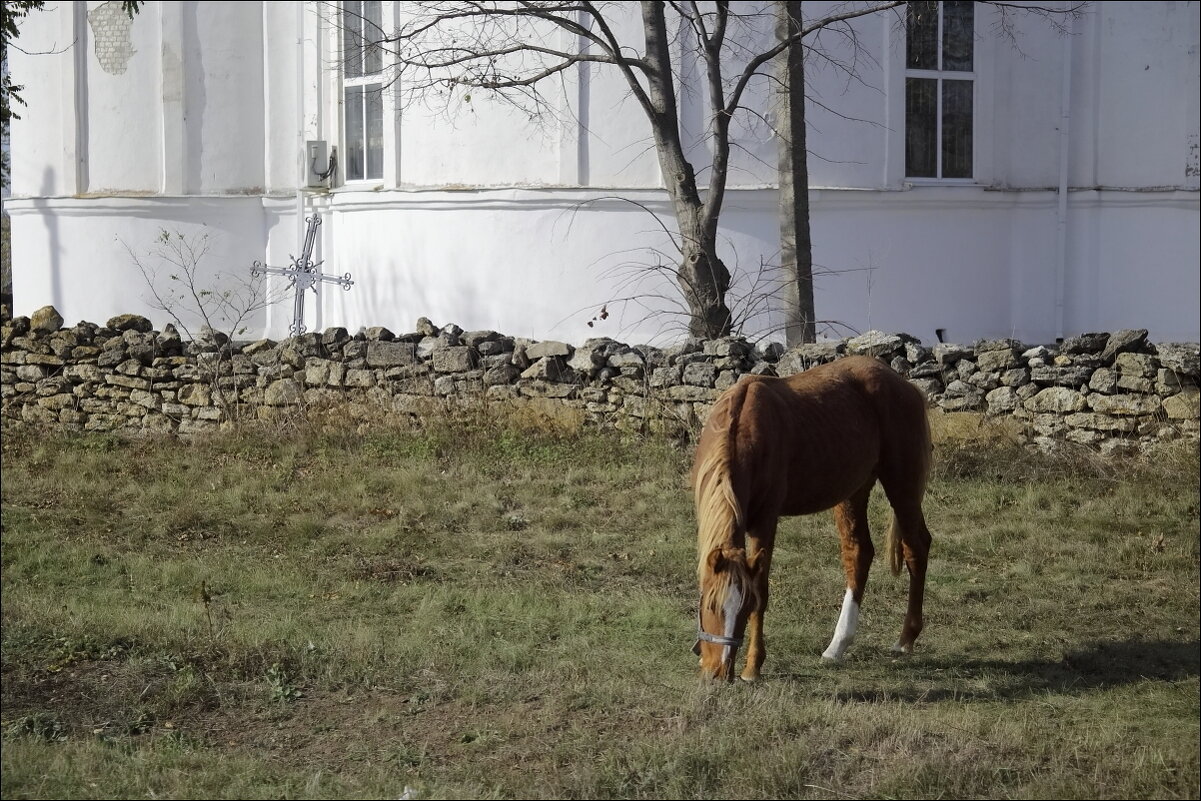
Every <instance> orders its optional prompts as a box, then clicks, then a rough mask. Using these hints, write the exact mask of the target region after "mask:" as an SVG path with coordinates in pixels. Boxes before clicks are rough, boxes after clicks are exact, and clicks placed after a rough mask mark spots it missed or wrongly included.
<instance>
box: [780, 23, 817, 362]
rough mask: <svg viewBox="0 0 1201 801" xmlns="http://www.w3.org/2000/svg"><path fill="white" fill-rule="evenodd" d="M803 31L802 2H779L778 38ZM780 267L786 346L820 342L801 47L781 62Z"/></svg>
mask: <svg viewBox="0 0 1201 801" xmlns="http://www.w3.org/2000/svg"><path fill="white" fill-rule="evenodd" d="M800 30H801V0H776V37H777V39H779V40H780V41H783V40H784V39H786V38H788V37H789V36H793V35H796V34H798V33H799V32H800ZM777 76H778V77H779V82H778V84H777V87H778V88H777V101H778V103H777V107H776V108H777V111H776V131H777V134H778V135H779V143H780V145H779V155H780V161H779V171H780V177H779V181H780V200H779V203H780V262H781V263H780V266H781V268H782V269H783V271H784V277H785V282H786V283H785V286H784V298H785V306H784V336H785V339H786V340H787V342H788V344H789V345H790V346H791V345H796V344H799V343H801V342H813V341H814V339H816V338H817V331H816V329H815V326H814V309H813V242H812V240H810V238H809V164H808V161H807V155H808V154H807V153H806V150H805V49H804V47H803V46H802V45H801V43H800V42H799V41H798V42H797V43H796V44H795V45H793V46H792V47H789V48H788V49H787V50H785V51H784V52H783V53H781V54H780V56H779V58H778V60H777Z"/></svg>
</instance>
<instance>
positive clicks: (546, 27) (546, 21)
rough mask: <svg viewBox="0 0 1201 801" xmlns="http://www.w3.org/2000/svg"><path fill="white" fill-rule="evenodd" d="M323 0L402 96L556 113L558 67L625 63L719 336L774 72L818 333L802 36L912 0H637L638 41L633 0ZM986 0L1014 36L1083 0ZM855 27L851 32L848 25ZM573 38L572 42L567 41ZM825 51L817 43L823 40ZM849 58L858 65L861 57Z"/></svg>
mask: <svg viewBox="0 0 1201 801" xmlns="http://www.w3.org/2000/svg"><path fill="white" fill-rule="evenodd" d="M326 5H327V6H328V7H329V8H330V9H332V13H331V14H330V15H329V17H330V19H331V20H332V22H333V24H334V25H335V26H336V27H340V28H341V29H342V31H343V43H344V45H345V46H346V51H347V53H348V54H349V53H350V52H352V51H353V52H355V53H356V56H355V57H356V58H371V59H379V62H380V64H382V65H383V69H385V70H387V71H390V73H391V77H390V79H389V83H395V82H396V81H400V84H399V85H400V91H401V94H402V99H403V101H404V102H414V101H422V102H430V101H431V100H435V99H441V100H442V101H443V102H449V101H450V99H451V98H454V97H455V96H456V95H457V96H458V97H460V98H465V99H468V100H469V99H470V95H471V92H473V91H476V90H483V91H487V92H490V93H492V94H494V95H496V96H498V97H500V98H503V99H505V100H508V101H510V102H512V103H514V104H516V105H518V106H520V107H522V108H524V109H527V110H529V111H530V112H531V113H532V114H542V113H553V110H554V109H555V108H556V105H555V104H554V103H552V102H550V97H551V95H550V93H549V92H548V89H549V88H550V87H551V86H553V83H552V79H554V78H556V77H559V76H563V75H564V73H565V72H566V71H567V70H569V69H571V68H573V67H575V66H576V65H580V64H598V65H601V64H603V65H607V66H609V67H610V68H612V69H614V70H616V71H617V72H618V73H619V74H620V75H621V76H622V77H623V78H624V80H625V82H626V84H627V85H628V88H629V91H630V95H631V96H632V97H633V98H634V100H635V101H636V102H637V104H638V106H639V107H640V108H641V109H642V111H643V113H644V114H645V116H646V118H647V120H648V121H649V122H650V128H651V135H652V138H653V141H654V145H655V152H656V155H657V157H658V162H659V168H660V171H661V174H662V177H663V181H664V184H665V188H666V190H667V194H668V197H669V199H670V201H671V204H672V208H673V212H674V215H675V218H676V228H677V229H678V238H677V239H676V240H675V242H676V244H677V246H678V248H679V250H680V258H679V264H678V265H677V266H675V268H674V270H673V272H674V277H675V281H676V283H677V284H678V286H679V288H680V291H681V294H682V297H683V300H684V302H685V303H686V305H687V308H688V312H689V332H690V333H691V334H692V335H694V336H700V337H715V336H724V335H727V334H729V333H730V330H731V327H732V324H733V323H734V315H733V314H732V312H731V309H730V307H729V305H728V302H727V293H728V292H729V290H730V285H731V275H730V271H729V269H728V268H727V266H726V265H725V263H724V262H723V261H722V258H721V256H720V255H719V253H718V244H719V220H720V216H721V212H722V208H723V203H724V201H725V194H726V187H727V181H728V179H729V172H730V168H731V159H730V156H731V146H732V144H734V143H733V142H732V141H731V126H732V123H733V121H734V120H735V119H736V118H737V117H738V116H740V115H752V116H755V117H760V118H762V117H763V113H762V111H761V110H758V109H755V108H753V105H752V104H753V100H754V97H753V96H754V93H753V92H748V88H749V87H750V86H751V85H752V83H753V82H754V81H755V80H756V79H759V78H762V79H765V80H767V81H773V80H774V81H775V82H776V93H777V102H778V106H777V109H778V110H779V109H780V108H782V109H783V110H784V112H785V113H784V114H781V115H779V117H778V118H777V122H776V125H775V127H776V130H777V133H778V134H781V135H780V142H781V144H780V151H779V156H780V165H779V168H780V171H781V172H780V183H781V186H782V189H783V192H782V196H781V217H782V229H781V234H782V250H783V254H784V264H783V265H782V266H783V269H784V271H785V274H786V275H787V276H788V278H787V287H786V294H787V295H788V297H787V298H786V301H785V306H786V309H787V316H788V319H787V322H786V325H787V326H788V328H789V331H790V335H789V339H790V341H811V340H812V339H813V337H814V318H815V315H814V308H813V287H812V269H813V268H812V253H811V245H810V241H809V222H808V217H809V213H808V185H809V184H808V171H807V166H806V158H805V157H806V150H805V122H804V119H805V117H804V114H805V109H804V101H805V81H804V53H805V52H806V51H809V50H811V49H813V47H814V45H812V44H810V43H809V42H807V41H806V40H807V39H811V38H812V36H813V35H814V34H816V33H820V32H822V31H825V30H830V29H838V30H840V31H843V32H847V31H849V30H850V28H849V24H850V22H851V21H852V20H855V19H858V18H861V17H865V16H869V15H874V14H879V13H882V12H885V11H887V10H889V9H896V8H898V7H902V6H906V5H913V4H907V3H905V2H892V1H885V0H879V1H877V2H848V3H843V4H839V5H837V6H834V7H832V8H831V9H830V10H829V11H828V12H827V13H824V14H822V15H820V16H818V17H815V18H812V19H810V20H805V19H804V18H803V17H802V15H801V3H800V2H795V0H775V2H774V3H766V2H763V3H740V4H732V3H730V2H728V0H718V1H717V2H705V3H701V2H697V1H696V0H687V1H685V0H668V2H660V0H642V2H640V3H639V12H640V18H641V23H642V24H641V31H640V33H641V39H640V41H626V40H623V39H622V37H621V35H620V33H619V28H618V26H617V25H616V24H615V22H616V20H617V19H618V16H619V15H622V14H625V13H626V10H627V9H628V7H629V5H630V4H629V3H601V2H590V1H589V0H542V1H540V2H536V1H531V0H520V1H518V2H498V1H497V0H426V1H425V2H411V3H402V4H401V6H402V9H401V19H402V21H401V22H400V24H399V25H398V27H397V28H396V29H395V30H394V31H391V32H387V31H384V30H382V29H380V28H376V27H375V26H374V25H372V24H368V23H369V22H370V21H368V20H357V21H356V23H357V24H355V25H353V26H344V25H342V18H341V17H340V16H339V15H340V14H341V13H342V11H341V9H340V8H339V5H338V4H336V3H328V4H326ZM990 5H994V6H996V7H997V8H999V9H1001V12H1002V13H1001V15H1000V23H999V29H1000V31H1001V33H1002V34H1004V35H1008V36H1010V37H1011V38H1012V16H1013V15H1014V14H1016V13H1023V14H1038V15H1040V16H1044V17H1047V18H1051V19H1054V18H1056V17H1057V16H1060V15H1065V14H1074V13H1078V12H1079V9H1080V6H1072V7H1071V8H1069V9H1066V10H1065V9H1059V8H1047V7H1042V6H1027V5H1017V4H1010V3H992V4H990ZM773 15H774V18H775V19H774V21H775V23H776V26H775V27H776V37H775V38H774V40H771V41H766V42H762V43H761V44H759V45H758V46H756V45H755V44H753V42H754V41H757V40H756V39H755V37H753V36H750V37H748V36H744V35H741V34H742V33H743V32H744V31H745V30H747V29H753V28H757V29H762V30H766V29H768V26H769V25H770V23H771V22H772V18H773ZM897 19H898V21H901V20H903V19H904V15H902V14H898V16H897ZM352 28H353V30H352ZM677 32H679V34H680V35H677ZM563 34H566V36H563ZM356 37H358V38H357V41H356ZM850 39H851V41H852V43H853V44H854V37H853V32H852V33H851V34H850ZM565 40H566V41H567V42H570V43H571V44H561V43H562V42H564V41H565ZM855 47H856V49H857V48H858V46H857V44H855ZM685 49H686V50H688V51H689V52H690V54H691V55H692V56H693V57H694V58H695V59H696V61H697V63H698V64H699V65H700V67H701V69H702V71H703V74H702V76H701V81H700V82H701V84H702V91H704V92H705V94H706V96H707V101H708V105H707V113H708V119H707V121H706V131H705V133H706V135H707V137H708V139H709V148H708V154H709V161H708V163H707V164H703V165H699V166H700V169H698V168H697V165H694V164H693V163H692V161H690V159H689V156H688V150H687V148H686V146H685V132H684V131H683V129H682V127H681V120H680V113H679V108H678V100H677V98H678V96H679V95H678V92H677V89H678V78H677V71H678V67H679V64H678V55H679V53H680V52H681V51H682V50H685ZM818 51H819V54H820V48H818ZM364 54H366V55H364ZM673 59H675V60H673ZM836 66H839V65H836ZM841 68H843V69H849V70H852V71H853V69H854V65H853V64H852V65H841ZM769 124H770V123H769ZM698 174H705V175H707V184H704V185H702V183H701V181H700V180H698V177H697V176H698Z"/></svg>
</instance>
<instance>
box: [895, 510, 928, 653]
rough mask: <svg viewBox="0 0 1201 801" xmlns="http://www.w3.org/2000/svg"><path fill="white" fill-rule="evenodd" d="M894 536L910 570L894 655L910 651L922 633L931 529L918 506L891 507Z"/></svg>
mask: <svg viewBox="0 0 1201 801" xmlns="http://www.w3.org/2000/svg"><path fill="white" fill-rule="evenodd" d="M893 514H894V517H893V525H894V526H896V527H897V531H896V532H895V533H894V536H899V537H900V540H901V549H902V553H903V555H904V559H905V567H906V568H908V569H909V608H908V609H907V610H906V611H905V623H904V625H903V626H902V627H901V638H900V639H899V640H897V644H896V645H894V646H893V647H892V650H893V651H894V652H896V653H904V654H907V653H910V652H911V651H913V641H914V640H916V639H917V635H919V634H921V633H922V601H923V599H924V597H925V593H926V562H927V560H928V558H929V555H930V539H931V538H930V529H928V528H926V518H925V515H923V514H922V507H921V505H920V503H919V504H906V505H903V506H901V507H899V508H898V507H896V506H894V507H893Z"/></svg>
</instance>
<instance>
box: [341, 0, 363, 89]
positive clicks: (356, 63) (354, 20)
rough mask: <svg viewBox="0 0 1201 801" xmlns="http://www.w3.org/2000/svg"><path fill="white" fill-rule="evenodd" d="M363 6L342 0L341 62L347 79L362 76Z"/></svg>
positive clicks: (348, 0)
mask: <svg viewBox="0 0 1201 801" xmlns="http://www.w3.org/2000/svg"><path fill="white" fill-rule="evenodd" d="M362 41H363V4H362V3H361V2H351V0H344V2H343V3H342V62H343V64H345V74H346V77H347V78H357V77H358V76H360V75H362V74H363V48H362V45H361V42H362Z"/></svg>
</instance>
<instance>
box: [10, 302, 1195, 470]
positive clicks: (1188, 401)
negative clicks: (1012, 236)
mask: <svg viewBox="0 0 1201 801" xmlns="http://www.w3.org/2000/svg"><path fill="white" fill-rule="evenodd" d="M0 344H2V353H0V356H2V358H0V379H2V382H0V383H2V390H3V398H2V410H0V414H2V415H3V417H4V418H5V419H8V420H15V419H19V420H23V421H26V422H29V423H35V424H44V425H49V426H59V427H64V428H70V429H84V430H90V431H113V430H120V431H143V432H177V433H180V434H185V435H186V434H194V433H198V432H203V431H206V430H210V429H214V428H216V427H219V426H221V425H222V424H226V423H228V422H229V421H231V420H234V419H237V418H242V417H245V416H247V415H250V416H267V415H279V414H280V413H281V412H282V413H286V412H287V411H288V410H292V409H297V408H305V407H320V406H334V407H336V406H338V405H339V404H358V405H362V404H367V405H368V406H371V407H374V408H377V409H381V410H384V411H386V412H388V413H395V414H404V415H428V414H436V413H437V412H438V409H439V408H444V407H445V405H446V404H455V403H480V402H489V403H493V402H495V403H502V402H513V403H521V402H523V401H533V400H536V402H537V403H540V404H543V405H544V406H545V404H551V405H552V406H556V407H559V408H564V409H571V410H573V411H574V413H577V414H579V415H582V416H583V417H586V418H587V419H588V420H590V421H592V422H594V423H596V424H598V425H602V426H606V425H612V426H617V427H622V428H639V429H660V430H662V429H668V430H670V429H687V428H691V427H694V426H696V425H697V424H698V422H700V421H702V420H703V419H704V417H705V416H706V414H707V413H708V410H709V408H710V406H711V405H712V403H713V402H714V400H715V399H716V398H717V396H718V395H719V394H720V393H721V392H722V391H723V390H725V389H727V388H728V387H730V386H732V385H733V384H734V383H735V382H736V381H738V379H739V378H740V377H742V376H744V375H747V374H755V375H778V376H787V375H792V374H794V373H797V372H800V371H802V370H805V369H807V368H809V367H811V366H813V365H816V364H821V363H824V362H829V361H832V360H834V359H837V358H839V357H841V356H844V355H848V354H866V355H869V356H875V357H877V358H880V359H882V360H884V361H886V362H888V363H889V364H890V365H892V367H893V369H895V370H896V371H897V372H899V373H900V374H902V375H904V376H906V377H907V378H908V379H909V380H910V381H911V382H913V383H914V384H915V385H916V386H918V387H920V388H921V389H922V390H923V391H924V392H925V393H926V395H927V397H928V398H929V399H930V402H931V405H932V406H933V407H937V408H939V409H941V410H943V411H945V412H975V413H979V414H981V415H983V416H986V417H994V418H1003V419H1007V420H1009V421H1010V422H1011V423H1012V425H1011V426H1010V427H1011V428H1013V429H1015V430H1017V431H1018V432H1020V435H1021V436H1023V437H1025V438H1026V439H1027V440H1028V441H1030V442H1034V443H1037V444H1040V445H1043V446H1053V445H1054V444H1055V443H1057V442H1063V441H1071V442H1076V443H1082V444H1086V445H1092V446H1096V447H1098V448H1100V449H1102V450H1105V451H1111V450H1117V449H1127V450H1128V449H1133V448H1138V447H1142V448H1146V447H1149V446H1150V445H1151V444H1152V443H1155V442H1158V441H1162V440H1164V439H1173V438H1179V437H1189V438H1192V439H1194V440H1195V439H1196V438H1197V436H1198V416H1199V391H1198V383H1199V379H1201V369H1199V349H1198V345H1197V343H1158V344H1154V343H1151V342H1148V341H1147V332H1146V331H1145V330H1133V331H1132V330H1124V331H1116V332H1113V333H1090V334H1083V335H1081V336H1077V337H1072V338H1070V339H1067V340H1065V341H1064V342H1062V343H1058V344H1057V345H1055V346H1034V347H1029V346H1027V345H1025V344H1023V343H1020V342H1017V341H1014V340H1012V339H995V340H985V341H980V342H976V343H974V344H972V345H970V346H969V345H955V344H945V343H938V344H934V345H933V346H931V347H927V346H925V345H923V344H922V343H921V342H920V341H918V340H917V339H915V338H914V337H911V336H908V335H906V334H886V333H881V332H877V331H869V332H868V333H866V334H863V335H862V336H857V337H853V338H849V339H845V340H842V341H837V342H835V341H830V342H821V343H815V344H808V345H801V346H798V347H795V348H792V349H785V348H784V347H783V346H782V345H780V344H778V343H771V344H767V345H764V346H758V345H755V344H752V343H750V342H747V341H746V340H743V339H738V338H725V339H714V340H708V341H701V340H695V339H688V340H686V341H684V342H681V343H679V344H677V345H674V346H672V347H666V348H658V347H649V346H643V345H627V344H624V343H621V342H617V341H615V340H612V339H603V338H602V339H590V340H588V341H586V342H584V343H583V344H581V345H574V346H573V345H571V344H568V343H565V342H552V341H541V342H536V341H531V340H527V339H521V338H516V337H510V336H505V335H504V334H500V333H497V332H495V331H464V330H462V329H461V328H459V327H458V326H456V325H444V326H440V327H439V326H436V325H434V324H433V323H431V322H430V321H429V320H427V319H425V318H422V319H421V320H419V321H418V324H417V330H416V331H414V332H410V333H404V334H399V335H398V334H394V333H393V332H391V331H389V330H388V329H386V328H381V327H376V328H368V329H364V330H363V331H360V332H358V333H357V334H354V335H351V334H350V333H349V332H348V331H347V330H346V329H344V328H330V329H327V330H326V331H324V332H322V333H311V334H305V335H303V336H300V337H294V338H291V339H287V340H284V341H282V342H274V341H271V340H260V341H257V342H246V343H239V342H231V341H230V340H229V339H228V338H227V337H224V336H222V335H220V334H216V333H213V332H208V333H206V334H205V335H204V336H202V337H201V338H200V339H199V340H198V341H194V342H193V341H184V340H183V339H182V338H181V337H180V335H179V333H178V332H177V331H176V330H175V329H174V328H173V327H172V326H167V327H166V328H165V329H164V330H163V331H154V330H152V328H151V323H150V321H149V320H147V319H146V318H144V317H139V316H136V315H121V316H118V317H114V318H113V319H111V320H109V321H108V322H107V323H106V324H105V325H103V326H100V325H96V324H93V323H88V322H81V323H79V324H77V325H74V326H72V327H70V328H64V327H63V320H62V317H61V316H60V315H59V314H58V312H57V311H55V310H54V309H53V308H52V307H46V308H43V309H40V310H38V311H37V312H35V313H34V314H33V315H32V316H31V317H17V318H15V319H8V318H7V317H6V319H5V320H4V322H3V328H2V334H0Z"/></svg>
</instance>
